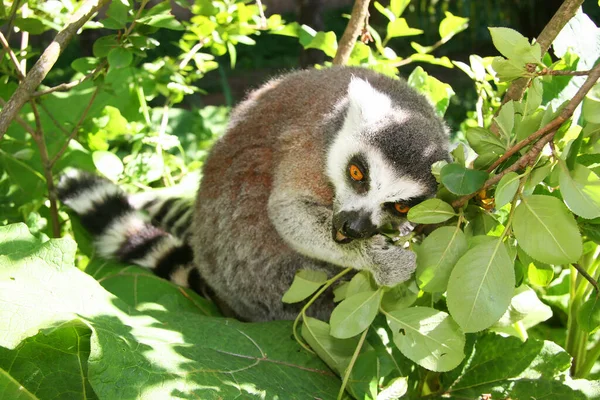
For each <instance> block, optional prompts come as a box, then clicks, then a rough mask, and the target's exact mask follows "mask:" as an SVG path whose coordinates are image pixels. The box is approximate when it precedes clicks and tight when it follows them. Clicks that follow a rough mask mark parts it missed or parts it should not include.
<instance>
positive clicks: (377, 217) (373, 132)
mask: <svg viewBox="0 0 600 400" xmlns="http://www.w3.org/2000/svg"><path fill="white" fill-rule="evenodd" d="M415 118H416V119H418V118H422V116H420V115H413V114H412V113H411V112H405V111H402V110H399V109H398V108H397V107H396V108H395V107H394V105H393V102H392V99H390V98H389V97H388V96H387V95H385V94H384V93H381V92H379V91H377V90H376V89H374V88H373V87H372V86H371V85H370V84H369V83H368V82H366V81H364V80H361V79H356V78H354V79H353V80H352V81H351V83H350V85H349V87H348V105H347V114H346V118H345V121H344V124H343V126H342V129H341V130H340V131H339V132H338V134H337V136H336V138H335V140H334V142H333V143H332V145H331V147H330V148H329V152H328V156H327V175H328V177H329V179H330V181H331V183H332V184H333V187H334V192H335V199H334V204H333V212H334V216H333V226H332V234H333V238H334V240H335V241H336V242H338V243H349V242H351V241H352V240H355V239H365V238H369V237H371V236H373V235H375V234H377V233H378V232H380V231H381V230H382V229H384V228H386V229H389V228H392V229H394V230H396V231H399V233H400V234H401V235H406V234H408V233H409V232H410V231H411V230H412V228H413V226H412V225H411V224H410V223H409V222H408V221H407V219H406V214H407V213H408V211H409V209H410V207H412V206H414V205H416V204H418V203H420V202H422V201H423V200H425V199H426V198H429V197H432V196H433V195H434V194H435V191H436V186H437V185H436V183H435V180H434V179H433V176H432V175H431V157H430V154H426V153H428V152H430V151H431V150H430V148H431V146H429V145H427V143H422V144H420V145H418V146H414V145H412V146H406V149H407V150H408V151H411V152H412V153H414V152H415V149H417V151H418V152H421V153H423V154H406V155H405V157H403V156H402V154H394V159H390V157H389V156H388V155H389V149H387V150H386V149H385V148H383V147H382V146H385V144H386V143H387V142H388V141H393V140H404V139H407V138H408V139H411V138H413V139H412V140H414V138H415V137H417V138H420V135H418V133H419V132H412V133H411V134H410V135H408V137H407V135H405V134H403V133H402V132H403V131H406V130H407V129H413V128H414V126H415V123H414V122H415V121H414V120H415ZM413 130H414V129H413ZM422 140H423V142H426V141H427V140H428V139H427V136H426V135H425V136H423V137H422ZM404 161H406V162H408V163H411V166H410V168H407V167H408V165H403V164H405V162H404ZM414 163H418V164H422V165H417V166H415V165H414ZM415 167H417V168H415ZM415 170H416V171H419V173H418V174H415Z"/></svg>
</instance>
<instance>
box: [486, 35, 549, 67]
mask: <svg viewBox="0 0 600 400" xmlns="http://www.w3.org/2000/svg"><path fill="white" fill-rule="evenodd" d="M489 30H490V34H491V35H492V41H493V42H494V46H496V49H498V51H499V52H500V54H502V55H503V56H504V57H506V58H508V59H510V60H511V61H517V62H519V63H521V64H526V63H539V62H540V61H541V57H542V51H541V48H540V45H539V43H535V44H534V45H531V44H529V40H527V38H526V37H524V36H523V35H521V34H520V33H519V32H517V31H515V30H514V29H510V28H489Z"/></svg>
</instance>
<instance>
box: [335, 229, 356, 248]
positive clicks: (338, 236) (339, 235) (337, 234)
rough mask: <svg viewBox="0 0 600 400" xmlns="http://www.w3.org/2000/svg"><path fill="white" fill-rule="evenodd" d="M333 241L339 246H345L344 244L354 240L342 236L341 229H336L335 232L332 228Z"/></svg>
mask: <svg viewBox="0 0 600 400" xmlns="http://www.w3.org/2000/svg"><path fill="white" fill-rule="evenodd" d="M333 240H334V241H335V242H336V243H339V244H346V243H350V242H351V241H352V240H354V239H352V238H350V237H348V236H346V235H344V234H343V233H342V230H341V229H337V230H336V229H335V228H334V229H333Z"/></svg>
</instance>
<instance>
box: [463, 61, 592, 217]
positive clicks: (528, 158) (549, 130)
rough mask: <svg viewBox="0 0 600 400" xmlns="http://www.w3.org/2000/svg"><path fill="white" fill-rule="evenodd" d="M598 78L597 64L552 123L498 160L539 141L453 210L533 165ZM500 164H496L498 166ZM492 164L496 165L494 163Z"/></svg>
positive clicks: (465, 197) (464, 198)
mask: <svg viewBox="0 0 600 400" xmlns="http://www.w3.org/2000/svg"><path fill="white" fill-rule="evenodd" d="M599 78H600V64H598V65H596V66H595V67H594V68H592V70H591V71H590V74H589V75H588V78H587V79H586V81H585V82H584V83H583V85H581V87H580V88H579V90H578V91H577V93H576V94H575V96H573V98H572V99H571V101H569V103H568V104H567V106H566V107H565V108H564V109H563V110H562V112H561V113H560V115H559V116H558V117H556V118H555V119H554V120H553V121H551V122H550V123H549V124H547V125H546V126H544V127H543V128H542V129H540V130H538V131H536V132H534V133H533V134H532V135H530V136H529V137H528V138H527V139H525V140H522V141H520V142H519V143H517V144H516V145H514V146H513V147H512V148H511V149H509V150H508V151H507V152H506V154H504V155H503V156H502V157H501V158H500V159H502V158H504V160H506V159H507V158H508V157H510V155H512V154H515V153H516V152H518V151H519V150H520V149H522V148H523V147H525V146H527V145H528V144H529V143H531V142H533V140H535V139H536V138H540V137H541V138H540V140H538V141H537V142H536V143H535V144H534V145H533V146H532V147H531V149H530V150H529V151H528V152H527V153H526V154H524V155H523V156H522V157H521V158H520V159H519V160H517V162H515V163H514V164H513V165H511V166H510V167H508V168H506V169H505V170H503V171H502V172H501V173H499V174H497V175H495V176H493V177H492V178H490V179H488V180H487V181H486V182H485V183H484V185H483V187H482V188H481V189H480V190H478V191H477V192H475V193H472V194H469V195H467V196H463V197H461V198H459V199H457V200H455V201H454V202H453V203H452V206H453V207H454V208H458V207H462V206H463V205H464V204H466V203H467V201H469V200H470V199H472V198H473V197H475V196H476V195H477V193H479V191H481V190H487V189H488V188H490V187H491V186H493V185H495V184H496V183H498V182H499V181H500V179H502V177H503V176H504V175H506V174H507V173H509V172H514V171H516V170H518V169H520V168H523V167H525V166H527V165H531V164H533V163H534V162H535V160H536V158H537V156H538V155H539V153H540V152H541V151H542V149H543V148H544V146H545V145H546V144H547V143H548V142H550V141H551V140H552V139H553V138H554V134H555V133H556V131H557V130H558V128H560V126H561V125H562V124H563V123H564V122H565V121H566V120H568V119H569V118H571V116H572V115H573V112H574V111H575V109H576V108H577V106H579V104H580V103H581V102H582V101H583V98H584V97H585V95H586V94H587V93H588V92H589V91H590V90H591V89H592V87H593V86H594V85H595V84H596V81H598V79H599ZM540 132H541V133H540ZM531 137H533V139H531V140H529V139H530V138H531ZM525 142H527V143H525ZM508 153H511V154H510V155H508V156H507V154H508ZM500 159H498V161H500ZM498 161H497V163H498ZM501 162H502V161H500V163H501ZM500 163H498V165H499V164H500ZM494 164H496V163H494ZM492 166H493V165H492ZM490 168H491V167H490ZM494 168H495V167H494ZM490 171H491V169H490Z"/></svg>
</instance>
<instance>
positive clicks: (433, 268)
mask: <svg viewBox="0 0 600 400" xmlns="http://www.w3.org/2000/svg"><path fill="white" fill-rule="evenodd" d="M467 248H468V245H467V238H466V237H465V234H464V233H463V231H462V230H461V229H460V228H458V227H451V226H443V227H441V228H438V229H436V230H435V231H433V232H432V233H431V235H429V236H427V238H425V240H424V241H423V243H422V244H421V246H420V247H419V250H418V252H417V282H418V283H419V287H420V288H421V290H423V291H425V292H441V293H443V292H445V291H446V288H447V287H448V280H449V279H450V273H451V272H452V268H454V265H455V264H456V262H457V261H458V259H459V258H460V257H461V256H462V255H463V254H464V253H465V252H466V251H467Z"/></svg>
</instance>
